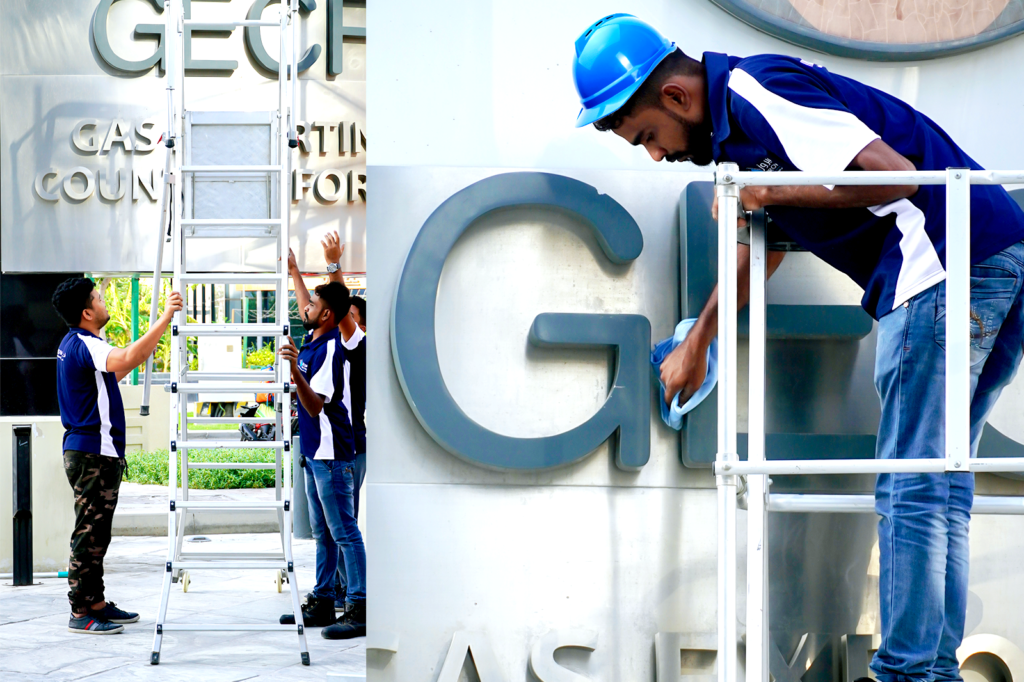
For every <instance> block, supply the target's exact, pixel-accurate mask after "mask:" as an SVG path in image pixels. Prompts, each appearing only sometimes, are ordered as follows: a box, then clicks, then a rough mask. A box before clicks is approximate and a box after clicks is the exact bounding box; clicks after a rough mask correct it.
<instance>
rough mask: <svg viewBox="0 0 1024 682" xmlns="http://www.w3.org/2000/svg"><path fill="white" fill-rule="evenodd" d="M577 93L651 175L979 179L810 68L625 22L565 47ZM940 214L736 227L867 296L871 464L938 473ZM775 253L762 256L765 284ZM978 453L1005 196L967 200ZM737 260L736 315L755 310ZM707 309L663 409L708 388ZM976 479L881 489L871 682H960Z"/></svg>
mask: <svg viewBox="0 0 1024 682" xmlns="http://www.w3.org/2000/svg"><path fill="white" fill-rule="evenodd" d="M574 76H575V81H576V88H577V92H578V93H579V95H580V98H581V100H582V103H583V109H582V111H581V112H580V115H579V117H578V119H577V122H576V125H577V126H583V125H587V124H591V123H592V124H594V126H595V127H596V128H598V129H599V130H610V131H613V132H614V133H615V134H616V135H618V136H620V137H622V138H623V139H625V140H626V141H628V142H630V143H632V144H633V145H642V146H643V147H644V148H646V149H647V151H648V152H649V153H650V155H651V157H652V158H653V159H654V160H655V161H662V160H667V161H692V162H693V163H695V164H698V165H706V164H710V163H712V162H724V161H731V162H734V163H736V164H738V165H739V166H740V168H741V169H743V170H762V171H779V170H801V171H809V172H816V173H835V172H840V171H844V170H867V171H904V170H915V169H917V170H945V169H946V168H950V167H962V168H971V169H980V168H981V166H979V165H978V164H977V163H976V162H975V161H974V160H973V159H971V158H970V157H969V156H968V155H967V154H966V153H965V152H964V151H963V150H961V149H960V148H959V147H958V146H957V145H956V144H955V143H954V142H953V140H951V139H950V137H949V136H948V135H947V134H946V133H945V132H944V131H943V130H942V129H941V128H939V126H938V125H936V124H935V123H934V122H933V121H931V120H930V119H929V118H927V117H926V116H924V115H923V114H921V113H920V112H918V111H916V110H914V108H913V107H911V106H910V105H908V104H906V103H904V102H902V101H900V100H898V99H896V98H895V97H892V96H890V95H888V94H886V93H884V92H881V91H879V90H876V89H874V88H871V87H868V86H866V85H864V84H862V83H858V82H857V81H854V80H851V79H849V78H845V77H843V76H839V75H837V74H833V73H830V72H829V71H827V70H826V69H824V68H822V67H820V66H816V65H814V64H811V63H809V62H806V61H803V60H799V59H794V58H791V57H784V56H779V55H756V56H753V57H747V58H743V59H741V58H738V57H730V56H727V55H724V54H717V53H713V52H706V53H704V55H703V59H702V60H701V61H697V60H695V59H691V58H690V57H688V56H686V55H685V54H683V53H682V52H681V51H680V50H678V49H677V48H676V47H675V44H674V43H670V42H668V41H667V40H665V39H664V38H663V37H662V36H661V35H660V34H659V33H658V32H657V31H655V30H654V29H653V28H651V27H650V26H648V25H647V24H645V23H643V22H641V21H639V20H638V19H636V18H635V17H632V16H629V15H625V14H615V15H610V16H607V17H604V18H603V19H601V20H599V21H597V22H595V23H594V24H593V25H591V26H590V27H589V28H588V29H587V30H586V31H585V32H584V33H583V35H581V36H580V37H579V38H578V39H577V41H576V62H575V67H574ZM945 198H946V190H945V187H944V186H942V185H930V186H922V187H916V186H883V187H871V186H839V187H749V188H743V189H742V190H741V192H740V199H741V201H742V203H743V206H744V208H745V209H746V210H754V209H758V208H761V207H768V212H769V213H770V215H771V217H772V220H773V221H774V222H775V223H776V224H777V225H778V226H779V227H780V228H781V229H783V230H784V231H785V232H786V233H787V234H788V235H789V236H790V237H791V238H792V239H793V240H795V241H796V242H798V243H799V244H800V245H801V246H803V247H804V248H805V249H807V250H808V251H811V252H812V253H814V254H816V255H817V256H819V257H820V258H821V259H823V260H825V261H826V262H828V263H829V264H831V265H833V266H834V267H836V268H837V269H839V270H841V271H842V272H844V273H846V274H847V275H848V276H849V277H850V278H851V279H853V280H854V281H855V282H856V283H857V284H859V285H860V286H861V287H862V288H863V289H864V298H863V300H862V304H863V306H864V309H865V310H867V311H868V313H870V314H871V315H872V316H873V317H874V318H875V319H877V320H878V346H877V360H876V367H875V385H876V388H877V390H878V394H879V396H880V398H881V403H882V418H881V422H880V425H879V432H878V449H877V456H878V457H880V458H901V459H909V458H924V457H942V456H944V450H945V443H944V418H945V399H944V398H945V393H944V391H945V355H944V350H943V344H944V342H945V335H944V332H945V278H946V272H945V266H944V263H945V232H946V223H945V217H946V216H945ZM782 256H783V254H782V253H772V254H770V255H769V262H768V269H769V273H771V272H773V271H774V270H775V268H777V267H778V265H779V262H780V261H781V260H782ZM971 263H972V269H971V317H972V320H973V322H972V326H971V391H972V403H971V415H970V417H971V437H972V451H973V452H972V454H973V453H975V452H976V450H977V445H978V441H979V440H980V438H981V432H982V429H983V428H984V425H985V421H986V419H987V418H988V415H989V413H990V412H991V410H992V408H993V406H994V405H995V403H996V401H997V399H998V398H999V394H1000V392H1001V391H1002V389H1003V388H1004V387H1005V386H1006V385H1007V384H1008V383H1009V382H1010V381H1011V380H1012V379H1013V376H1014V374H1015V372H1016V370H1017V367H1018V366H1019V365H1020V361H1021V354H1022V352H1024V293H1022V287H1024V212H1022V211H1021V209H1020V208H1019V207H1018V206H1017V204H1016V203H1015V202H1014V201H1013V200H1012V199H1011V197H1010V196H1009V195H1008V194H1007V193H1006V192H1005V191H1004V190H1003V188H1002V187H998V186H981V185H974V186H972V187H971ZM749 266H750V251H749V248H748V247H746V246H743V245H740V249H739V268H740V272H739V276H740V291H739V299H740V305H741V306H743V305H746V303H747V300H748V297H749V289H748V284H749ZM717 316H718V296H717V291H716V292H715V293H714V294H712V296H711V298H710V300H709V301H708V303H707V305H706V307H705V308H704V310H703V312H702V313H701V315H700V318H699V320H698V322H697V323H696V324H695V326H694V328H693V330H692V331H691V333H690V335H689V336H687V338H686V341H685V342H684V343H682V344H680V345H679V347H678V348H677V349H676V350H675V351H673V353H672V354H671V355H669V356H668V358H666V360H665V362H664V363H663V364H662V368H661V374H662V382H663V383H664V384H665V387H666V390H665V398H666V400H670V399H671V397H673V396H674V395H675V394H676V393H680V392H681V393H682V396H681V397H680V402H681V403H685V402H686V400H688V399H689V396H690V395H692V394H693V393H694V392H695V391H696V390H697V388H699V387H700V385H701V384H702V383H703V381H704V375H705V367H706V363H705V358H706V351H707V348H708V346H709V344H710V342H711V340H712V339H713V338H714V336H715V334H716V333H717V332H716V330H717V325H718V322H717ZM973 495H974V476H973V474H882V475H879V476H878V480H877V484H876V492H875V499H876V505H875V508H876V511H877V512H878V514H879V515H880V516H881V520H880V522H879V526H878V534H879V552H880V568H881V574H880V578H879V590H880V600H879V601H880V605H881V615H882V642H881V646H880V647H879V649H878V652H877V654H876V655H875V657H874V660H873V661H872V663H871V669H872V670H873V671H874V673H875V676H876V678H877V679H878V681H879V682H903V681H904V680H909V679H922V680H932V679H936V680H961V679H962V678H961V677H960V671H959V665H958V663H957V658H956V650H957V647H959V645H960V642H961V640H962V638H963V634H964V619H965V614H966V607H967V574H968V563H969V556H970V553H969V547H968V537H967V531H968V524H969V520H970V510H971V505H972V503H973Z"/></svg>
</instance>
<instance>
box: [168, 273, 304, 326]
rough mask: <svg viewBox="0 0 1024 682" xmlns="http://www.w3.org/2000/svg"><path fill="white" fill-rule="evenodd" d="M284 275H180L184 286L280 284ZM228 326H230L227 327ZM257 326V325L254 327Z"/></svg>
mask: <svg viewBox="0 0 1024 682" xmlns="http://www.w3.org/2000/svg"><path fill="white" fill-rule="evenodd" d="M285 276H286V275H282V274H279V273H276V272H183V273H181V275H179V278H180V280H181V283H182V285H184V284H278V283H280V282H281V281H282V278H283V277H285ZM225 326H228V325H225ZM236 326H243V325H236ZM253 326H255V325H253Z"/></svg>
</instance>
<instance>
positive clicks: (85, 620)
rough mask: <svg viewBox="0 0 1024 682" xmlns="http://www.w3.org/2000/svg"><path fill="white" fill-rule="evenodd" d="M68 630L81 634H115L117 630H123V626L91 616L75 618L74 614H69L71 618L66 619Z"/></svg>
mask: <svg viewBox="0 0 1024 682" xmlns="http://www.w3.org/2000/svg"><path fill="white" fill-rule="evenodd" d="M68 632H78V633H81V634H83V635H116V634H117V633H119V632H124V626H123V625H118V624H117V623H111V622H109V621H105V620H100V619H99V618H94V617H93V616H82V617H81V618H76V617H75V614H71V620H69V621H68Z"/></svg>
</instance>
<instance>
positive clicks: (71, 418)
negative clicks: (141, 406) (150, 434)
mask: <svg viewBox="0 0 1024 682" xmlns="http://www.w3.org/2000/svg"><path fill="white" fill-rule="evenodd" d="M112 350H114V347H113V346H111V345H110V344H108V343H107V342H106V341H104V340H103V339H101V338H100V337H98V336H96V335H95V334H92V333H91V332H87V331H86V330H84V329H80V328H78V327H72V328H71V329H70V330H69V331H68V333H67V336H65V337H64V340H63V341H61V342H60V347H59V348H58V349H57V403H58V404H59V405H60V421H61V423H62V424H64V449H65V450H80V451H82V452H89V453H93V454H99V455H107V456H108V457H124V405H123V404H122V403H121V390H120V389H119V388H118V387H117V377H116V376H115V374H114V372H108V371H107V356H108V355H110V351H112Z"/></svg>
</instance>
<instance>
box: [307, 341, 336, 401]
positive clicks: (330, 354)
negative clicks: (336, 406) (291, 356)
mask: <svg viewBox="0 0 1024 682" xmlns="http://www.w3.org/2000/svg"><path fill="white" fill-rule="evenodd" d="M334 343H335V342H334V339H331V340H330V341H328V342H327V348H326V351H327V356H326V357H325V358H324V363H323V364H322V365H320V369H318V370H317V371H316V374H314V375H313V378H312V379H311V380H310V382H309V387H310V388H311V389H313V392H314V393H319V394H320V395H322V396H323V397H324V402H325V403H329V402H331V398H333V397H334ZM321 414H323V413H322V412H321Z"/></svg>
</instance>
